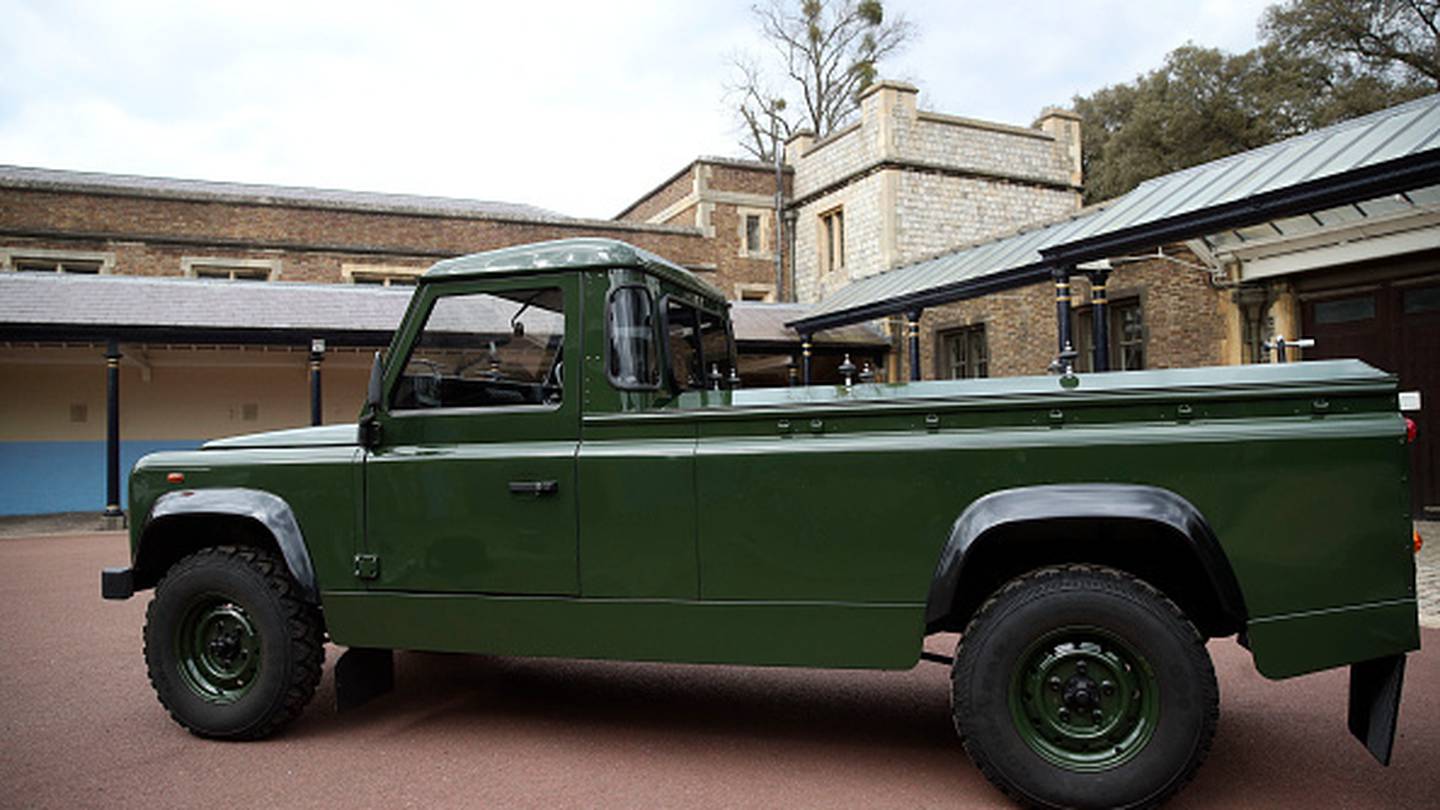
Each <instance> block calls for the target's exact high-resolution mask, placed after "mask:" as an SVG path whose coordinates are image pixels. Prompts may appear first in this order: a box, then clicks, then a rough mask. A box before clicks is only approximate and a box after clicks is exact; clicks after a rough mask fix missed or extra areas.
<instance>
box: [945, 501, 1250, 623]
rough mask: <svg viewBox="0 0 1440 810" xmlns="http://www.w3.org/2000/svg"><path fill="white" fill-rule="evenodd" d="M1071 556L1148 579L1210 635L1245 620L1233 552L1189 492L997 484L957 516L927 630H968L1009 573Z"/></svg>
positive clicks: (1073, 560) (1061, 561)
mask: <svg viewBox="0 0 1440 810" xmlns="http://www.w3.org/2000/svg"><path fill="white" fill-rule="evenodd" d="M1064 563H1091V564H1097V565H1105V566H1109V567H1112V568H1116V569H1118V570H1121V571H1125V572H1127V573H1130V574H1132V575H1134V576H1136V577H1139V578H1141V579H1143V580H1145V581H1146V582H1148V583H1150V584H1151V585H1153V586H1154V587H1156V588H1158V589H1160V590H1161V591H1162V592H1164V593H1165V594H1166V595H1167V596H1169V597H1170V598H1171V599H1172V600H1174V601H1175V602H1176V604H1178V605H1179V606H1180V608H1181V609H1182V610H1184V611H1185V613H1186V615H1187V616H1189V617H1190V619H1191V621H1193V622H1194V623H1195V625H1196V626H1197V627H1198V628H1199V629H1200V631H1201V632H1202V633H1204V634H1205V635H1207V636H1210V637H1216V636H1225V635H1230V634H1232V633H1235V632H1238V631H1240V630H1241V629H1243V627H1244V625H1245V620H1246V616H1247V613H1246V610H1245V602H1244V597H1243V595H1242V593H1241V590H1240V585H1239V582H1238V580H1237V579H1236V578H1235V572H1234V570H1233V569H1232V568H1231V566H1230V561H1229V558H1228V557H1227V556H1226V554H1225V551H1224V549H1223V548H1222V547H1221V545H1220V541H1219V539H1218V538H1217V537H1216V535H1215V532H1214V530H1213V529H1212V528H1211V526H1210V524H1209V522H1208V521H1207V520H1206V519H1205V517H1204V515H1202V514H1201V513H1200V511H1199V510H1198V509H1196V508H1195V506H1194V505H1193V504H1191V503H1190V502H1189V501H1188V500H1186V499H1185V498H1183V497H1182V496H1180V495H1178V494H1176V493H1175V492H1172V491H1170V490H1167V489H1162V488H1160V487H1154V486H1148V485H1142V484H1053V485H1040V486H1032V487H1020V488H1015V489H1006V490H1000V491H997V492H992V493H990V494H988V495H985V496H984V497H981V498H979V499H977V500H975V501H974V502H973V503H971V504H970V506H969V507H968V508H966V509H965V511H964V512H963V513H961V515H960V516H959V517H958V518H957V519H956V520H955V523H954V524H953V526H952V527H951V531H950V537H949V539H948V540H947V541H946V543H945V546H944V549H943V550H942V551H941V554H940V559H939V561H938V563H937V565H936V567H935V573H934V576H933V578H932V580H931V583H930V592H929V596H928V598H927V599H926V606H925V623H926V628H927V632H937V631H942V630H951V631H959V630H962V629H964V626H965V622H966V621H968V620H969V618H970V616H971V615H973V614H974V612H975V611H976V610H977V609H978V608H979V607H980V605H981V604H982V603H983V602H984V601H985V599H986V598H987V597H988V596H989V595H990V594H992V593H994V591H995V590H996V589H998V588H999V587H1001V586H1002V585H1004V584H1005V583H1006V582H1008V581H1009V580H1011V579H1013V578H1015V577H1017V576H1020V575H1022V574H1024V573H1026V572H1028V571H1032V570H1035V569H1037V568H1041V567H1044V566H1047V565H1057V564H1064Z"/></svg>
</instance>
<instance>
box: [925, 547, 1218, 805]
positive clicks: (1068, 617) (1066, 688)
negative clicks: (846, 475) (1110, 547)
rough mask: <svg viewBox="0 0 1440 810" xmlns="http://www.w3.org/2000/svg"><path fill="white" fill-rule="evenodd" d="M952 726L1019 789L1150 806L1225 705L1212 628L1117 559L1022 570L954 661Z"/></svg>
mask: <svg viewBox="0 0 1440 810" xmlns="http://www.w3.org/2000/svg"><path fill="white" fill-rule="evenodd" d="M952 687H953V689H952V692H951V696H952V704H951V705H952V707H953V712H954V719H955V729H956V731H957V732H958V733H959V735H960V740H961V743H962V744H963V745H964V747H965V752H966V753H967V754H968V755H969V756H970V759H971V760H972V761H973V762H974V763H975V765H976V767H978V768H979V769H980V771H981V772H982V773H984V774H985V777H986V778H987V779H989V780H990V781H991V782H992V783H994V784H995V785H996V786H997V787H999V788H1000V789H1001V790H1002V791H1004V792H1005V793H1007V794H1008V795H1010V796H1011V797H1013V798H1015V799H1017V800H1019V801H1022V802H1025V803H1028V804H1032V805H1036V806H1040V807H1075V808H1091V807H1152V806H1155V805H1158V804H1160V803H1162V802H1164V801H1165V800H1166V799H1167V798H1169V797H1170V796H1171V795H1173V794H1174V793H1175V791H1177V790H1179V789H1180V787H1182V786H1183V785H1184V784H1185V783H1186V782H1187V781H1189V780H1190V778H1191V777H1192V776H1193V775H1194V774H1195V771H1196V769H1197V768H1198V767H1199V766H1200V764H1201V762H1203V761H1204V759H1205V756H1206V754H1207V753H1208V752H1209V750H1210V743H1211V741H1212V739H1213V738H1214V736H1215V726H1216V723H1217V722H1218V719H1219V714H1220V708H1219V688H1218V687H1217V686H1216V683H1215V670H1214V667H1213V666H1212V664H1211V662H1210V655H1209V653H1208V652H1206V649H1205V642H1204V640H1203V639H1202V638H1201V637H1200V634H1199V633H1198V632H1197V631H1196V630H1195V627H1194V625H1193V624H1191V623H1190V621H1189V620H1188V619H1186V618H1185V616H1184V614H1183V613H1181V611H1180V609H1179V608H1178V607H1176V606H1175V603H1173V602H1171V601H1170V600H1169V599H1167V598H1166V597H1165V596H1164V595H1163V594H1161V593H1160V592H1159V591H1157V590H1156V589H1155V588H1153V587H1151V586H1150V585H1148V584H1146V583H1145V582H1143V581H1141V580H1139V579H1136V578H1135V577H1133V576H1130V575H1128V574H1125V573H1123V572H1120V571H1116V570H1114V569H1110V568H1102V567H1098V566H1081V565H1070V566H1059V567H1052V568H1044V569H1040V570H1038V571H1034V572H1032V573H1029V574H1026V575H1024V576H1022V577H1019V578H1017V579H1014V580H1012V581H1010V582H1009V583H1008V584H1006V585H1005V586H1004V587H1003V588H1001V589H1000V590H999V591H997V592H996V593H995V594H994V595H993V596H992V597H991V598H990V599H989V600H988V601H987V602H986V603H985V604H984V605H983V606H982V607H981V608H980V610H979V611H977V612H976V614H975V616H974V618H973V619H972V620H971V621H970V624H969V626H968V627H967V628H966V629H965V633H964V635H962V636H961V639H960V644H959V647H958V649H957V650H956V653H955V666H954V670H953V672H952Z"/></svg>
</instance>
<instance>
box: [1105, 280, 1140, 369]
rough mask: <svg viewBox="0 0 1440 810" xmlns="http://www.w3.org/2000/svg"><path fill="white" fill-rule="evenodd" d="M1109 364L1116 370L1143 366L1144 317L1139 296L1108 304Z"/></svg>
mask: <svg viewBox="0 0 1440 810" xmlns="http://www.w3.org/2000/svg"><path fill="white" fill-rule="evenodd" d="M1110 347H1111V351H1110V365H1111V367H1113V368H1114V369H1115V370H1116V371H1139V370H1140V369H1143V368H1145V318H1144V315H1143V314H1142V313H1141V310H1140V299H1139V298H1128V299H1125V300H1123V301H1116V302H1115V303H1113V304H1111V305H1110Z"/></svg>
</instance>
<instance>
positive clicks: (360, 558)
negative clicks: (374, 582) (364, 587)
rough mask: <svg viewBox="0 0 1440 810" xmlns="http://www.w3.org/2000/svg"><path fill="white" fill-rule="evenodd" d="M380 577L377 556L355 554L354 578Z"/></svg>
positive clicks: (378, 558) (378, 557) (378, 556)
mask: <svg viewBox="0 0 1440 810" xmlns="http://www.w3.org/2000/svg"><path fill="white" fill-rule="evenodd" d="M379 576H380V555H379V554H356V555H355V577H356V578H357V579H378V578H379Z"/></svg>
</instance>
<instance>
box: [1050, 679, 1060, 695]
mask: <svg viewBox="0 0 1440 810" xmlns="http://www.w3.org/2000/svg"><path fill="white" fill-rule="evenodd" d="M1050 691H1052V692H1059V691H1060V678H1059V676H1056V675H1052V676H1050Z"/></svg>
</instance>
